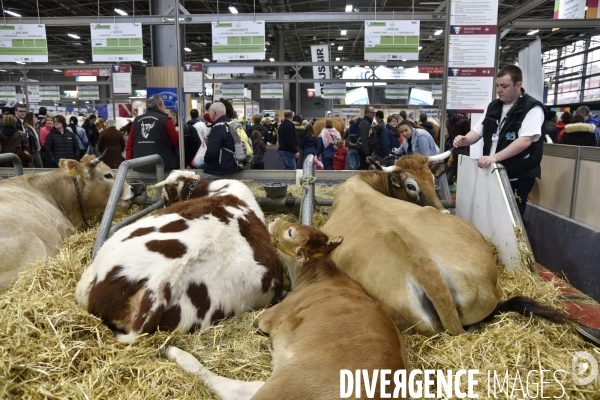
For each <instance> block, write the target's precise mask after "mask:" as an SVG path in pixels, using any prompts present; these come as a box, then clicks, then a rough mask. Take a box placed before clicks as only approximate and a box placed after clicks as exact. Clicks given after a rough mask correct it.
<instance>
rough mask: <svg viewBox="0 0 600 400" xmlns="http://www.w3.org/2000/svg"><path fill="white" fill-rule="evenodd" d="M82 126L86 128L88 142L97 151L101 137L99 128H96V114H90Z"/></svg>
mask: <svg viewBox="0 0 600 400" xmlns="http://www.w3.org/2000/svg"><path fill="white" fill-rule="evenodd" d="M81 127H82V128H83V129H84V130H85V133H86V135H87V137H88V143H89V144H90V145H91V146H92V149H93V150H94V152H96V151H97V150H98V139H100V132H98V128H96V116H95V115H94V114H92V115H90V116H89V118H88V119H86V120H85V121H84V122H83V125H81ZM96 155H98V154H96Z"/></svg>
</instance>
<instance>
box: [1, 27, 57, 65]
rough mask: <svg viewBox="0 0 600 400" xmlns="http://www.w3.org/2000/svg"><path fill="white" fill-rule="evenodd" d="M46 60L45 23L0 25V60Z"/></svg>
mask: <svg viewBox="0 0 600 400" xmlns="http://www.w3.org/2000/svg"><path fill="white" fill-rule="evenodd" d="M16 61H19V62H48V43H47V42H46V25H44V24H39V25H37V24H21V25H2V26H0V62H16Z"/></svg>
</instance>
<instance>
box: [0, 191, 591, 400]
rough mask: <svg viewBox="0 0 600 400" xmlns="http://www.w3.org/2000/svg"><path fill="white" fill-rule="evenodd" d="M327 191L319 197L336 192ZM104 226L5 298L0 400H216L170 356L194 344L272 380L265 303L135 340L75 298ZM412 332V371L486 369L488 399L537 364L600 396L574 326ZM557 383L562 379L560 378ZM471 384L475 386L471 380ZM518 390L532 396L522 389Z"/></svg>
mask: <svg viewBox="0 0 600 400" xmlns="http://www.w3.org/2000/svg"><path fill="white" fill-rule="evenodd" d="M253 190H254V189H253ZM294 190H296V189H294ZM319 190H320V189H318V190H317V196H319V197H326V196H325V195H324V194H321V193H320V191H319ZM327 190H331V188H329V187H327ZM294 195H295V196H298V195H299V194H298V193H296V192H294ZM262 196H264V191H263V195H262ZM262 196H259V197H262ZM332 196H333V194H331V195H330V196H328V197H332ZM132 213H133V211H132V210H130V212H129V213H119V214H118V215H117V217H118V219H122V218H124V217H125V216H126V215H127V214H132ZM297 213H298V210H297V208H296V209H285V208H284V209H281V210H269V211H268V212H267V219H268V220H269V221H270V220H272V219H273V218H274V217H275V216H279V217H283V218H286V219H287V220H290V221H297V218H298V217H297ZM315 216H317V214H315ZM318 218H321V217H318ZM324 221H325V218H324V217H323V219H322V220H321V219H316V220H315V226H317V227H320V226H322V225H323V223H324ZM98 225H99V218H98V219H96V220H95V223H94V228H93V229H91V230H89V231H87V232H80V233H78V234H76V235H74V236H72V237H71V238H69V239H68V240H66V241H65V243H64V245H63V247H62V249H61V251H60V253H59V254H58V255H57V256H56V257H53V258H50V259H47V260H41V261H39V262H38V263H36V264H35V265H33V266H31V267H30V268H29V269H27V271H25V272H24V273H23V274H22V275H21V276H20V278H19V280H18V281H17V282H16V283H15V284H14V285H13V286H12V287H11V289H10V290H9V291H7V292H5V293H3V294H1V295H0V398H2V399H46V398H48V399H54V398H59V399H65V398H68V399H75V398H77V399H127V400H133V399H161V398H165V399H167V398H168V399H214V398H216V397H214V395H212V394H211V393H209V392H208V390H207V389H206V388H205V387H204V386H203V385H202V383H201V382H200V380H199V379H198V378H196V377H193V376H191V375H189V374H188V373H186V372H183V371H182V370H181V369H179V368H178V367H177V366H176V365H175V364H173V363H170V362H168V361H167V360H166V359H164V358H163V357H162V356H161V352H162V350H163V349H164V348H165V346H168V345H176V346H178V347H181V348H182V349H185V350H188V351H191V352H192V353H193V354H194V355H196V356H197V357H199V358H200V359H201V360H202V362H203V363H204V364H205V365H206V366H207V367H208V368H209V369H211V370H212V371H213V372H215V373H218V374H222V375H225V376H227V377H230V378H236V379H244V380H264V379H266V378H267V377H268V376H269V374H270V365H269V363H270V353H271V342H270V340H269V339H268V338H267V337H265V336H263V335H261V334H260V333H259V332H258V330H257V321H258V319H259V318H260V315H261V313H262V311H261V310H258V311H254V312H251V313H246V314H244V315H241V316H238V317H235V318H232V319H230V320H227V321H224V322H222V323H220V324H219V325H216V326H213V327H211V328H209V329H206V330H204V331H201V332H198V333H196V334H193V335H188V334H182V333H179V332H173V333H165V332H157V333H156V334H154V335H147V336H144V337H140V338H138V339H137V340H136V341H135V342H134V343H133V344H130V345H127V344H122V343H119V342H117V341H116V340H115V339H114V336H113V334H112V332H111V331H110V330H109V329H108V328H107V327H106V326H104V325H103V324H102V323H101V321H100V320H99V319H98V318H96V317H94V316H91V315H89V314H88V313H87V312H85V311H84V310H82V309H81V308H79V306H78V305H77V304H76V302H75V299H74V291H75V285H76V283H77V281H78V279H79V277H80V276H81V273H82V272H83V270H84V268H85V267H86V266H87V265H88V264H89V263H90V258H89V255H90V251H91V248H92V246H93V241H94V239H95V237H96V233H97V228H98ZM502 286H503V288H504V290H505V292H506V294H507V296H514V295H527V296H531V297H533V298H535V299H536V300H538V301H540V302H542V303H544V304H550V305H554V306H556V305H558V304H559V295H558V293H557V291H556V289H555V288H554V286H553V285H552V284H551V283H548V282H543V281H540V280H539V279H538V278H537V277H535V276H523V275H519V274H515V273H512V274H511V273H508V272H502ZM405 339H406V343H407V350H408V359H409V360H410V367H411V368H416V369H452V370H454V371H456V370H458V369H461V368H465V369H479V371H480V375H479V385H478V387H476V389H477V390H476V393H479V396H480V398H488V396H487V386H486V383H487V375H486V374H487V371H488V370H492V371H493V370H495V371H497V372H498V373H500V374H502V375H504V373H505V371H509V376H510V377H511V381H510V387H511V388H512V386H513V381H514V377H515V374H516V372H517V371H518V372H519V373H520V376H521V379H522V380H523V383H525V378H523V377H524V376H526V375H527V372H528V371H529V370H533V369H537V370H539V369H549V370H552V371H556V370H558V369H562V370H564V371H566V372H565V373H564V374H563V375H562V380H561V382H562V384H563V386H564V387H565V392H566V393H567V394H568V395H569V396H570V397H571V398H573V399H598V395H597V394H598V393H600V382H599V380H598V379H596V380H595V381H594V382H592V383H590V384H588V385H586V386H576V385H574V384H573V380H572V377H571V360H572V358H573V355H574V353H575V352H576V351H587V352H589V353H591V354H593V355H594V356H595V357H596V359H597V360H600V353H599V352H598V351H597V350H595V349H594V348H593V347H592V346H591V345H589V344H587V343H585V342H584V341H583V340H582V339H580V337H579V336H577V335H576V334H575V332H574V330H573V329H572V327H570V326H568V325H557V324H553V323H550V322H546V321H544V320H541V319H539V318H524V317H521V316H519V315H515V314H504V315H502V316H500V317H497V318H495V319H494V320H493V321H492V322H491V323H487V324H483V325H482V326H481V327H480V328H479V329H478V330H476V331H475V333H474V334H472V335H461V336H449V335H445V334H441V335H438V336H437V337H434V338H426V337H422V336H417V335H412V336H406V335H405ZM537 376H539V375H537ZM559 376H560V375H559ZM502 378H503V376H502V377H501V378H500V379H502ZM547 380H550V381H552V382H554V380H553V379H552V378H551V377H550V379H547ZM462 389H463V390H466V383H464V384H463V385H462ZM531 390H533V389H531ZM532 393H533V392H532ZM560 395H561V388H560V387H559V386H558V385H556V384H555V385H550V384H548V385H546V386H545V388H544V396H557V397H558V396H560ZM515 396H516V397H514V398H517V397H518V398H521V397H523V396H522V395H521V392H520V391H517V392H516V394H515ZM499 398H506V397H505V396H504V395H499ZM563 398H566V396H565V397H563Z"/></svg>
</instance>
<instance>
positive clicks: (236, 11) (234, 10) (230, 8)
mask: <svg viewBox="0 0 600 400" xmlns="http://www.w3.org/2000/svg"><path fill="white" fill-rule="evenodd" d="M229 11H231V13H232V14H237V13H238V10H237V8H235V7H233V6H231V7H229Z"/></svg>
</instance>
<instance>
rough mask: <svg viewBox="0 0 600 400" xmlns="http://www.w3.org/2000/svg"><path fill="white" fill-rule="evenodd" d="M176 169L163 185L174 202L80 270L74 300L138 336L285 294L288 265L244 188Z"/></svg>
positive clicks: (124, 337)
mask: <svg viewBox="0 0 600 400" xmlns="http://www.w3.org/2000/svg"><path fill="white" fill-rule="evenodd" d="M199 179H200V177H199V176H197V175H195V174H194V173H193V172H190V171H187V172H182V171H175V172H173V173H172V174H171V175H170V176H169V177H168V179H167V181H166V182H164V183H163V184H162V185H164V186H165V191H164V195H165V199H166V203H167V204H171V205H169V206H167V207H165V208H164V209H162V210H159V211H158V212H156V213H155V214H154V215H152V216H150V217H147V218H144V219H141V220H139V221H137V222H135V223H133V224H131V225H129V226H127V227H125V228H122V229H121V230H119V231H118V232H117V233H115V235H113V236H112V237H111V238H110V239H109V240H107V241H106V243H105V244H104V245H103V246H102V247H101V248H100V251H99V252H98V255H97V256H96V259H95V260H94V262H93V263H92V264H91V265H90V266H89V267H88V269H87V270H86V271H85V272H84V273H83V275H82V277H81V279H80V281H79V283H78V284H77V290H76V293H75V297H76V299H77V301H78V302H79V304H81V305H82V306H83V308H85V309H86V310H88V311H89V312H90V313H92V314H94V315H97V316H99V317H100V318H102V320H103V321H104V323H105V324H106V325H107V326H109V327H110V328H112V329H113V330H115V331H117V332H116V333H117V335H116V336H117V339H118V340H121V341H125V342H130V341H133V340H135V338H136V336H137V335H139V334H142V333H151V332H154V331H155V330H156V329H157V328H160V329H161V330H174V329H176V328H178V329H180V330H182V331H184V332H193V331H195V330H197V329H203V328H206V327H208V326H210V325H211V324H212V323H214V322H216V321H219V320H221V319H224V318H226V317H227V316H230V315H237V314H241V313H243V312H245V311H248V310H251V309H256V308H261V307H264V306H266V305H267V304H269V303H270V302H271V301H272V300H273V299H274V298H276V297H279V296H280V295H281V292H282V287H283V266H282V264H281V261H280V259H279V257H278V256H277V253H276V252H275V249H274V248H273V245H272V244H271V241H270V238H269V233H268V231H267V227H266V225H265V220H264V215H263V212H262V211H261V209H260V207H259V205H258V203H257V202H256V200H255V199H254V196H253V195H252V192H251V191H250V189H248V187H247V186H246V185H244V184H243V183H241V182H238V181H234V180H218V181H214V182H209V181H200V180H199Z"/></svg>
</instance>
